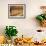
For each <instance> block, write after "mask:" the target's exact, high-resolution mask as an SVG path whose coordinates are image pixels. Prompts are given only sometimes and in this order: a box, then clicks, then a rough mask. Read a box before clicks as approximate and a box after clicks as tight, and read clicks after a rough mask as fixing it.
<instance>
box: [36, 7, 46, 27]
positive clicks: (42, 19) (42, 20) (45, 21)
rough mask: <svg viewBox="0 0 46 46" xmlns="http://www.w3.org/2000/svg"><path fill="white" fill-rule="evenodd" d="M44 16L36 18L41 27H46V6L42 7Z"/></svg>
mask: <svg viewBox="0 0 46 46" xmlns="http://www.w3.org/2000/svg"><path fill="white" fill-rule="evenodd" d="M40 9H41V10H42V14H40V15H38V16H36V19H37V20H39V22H40V24H41V26H43V27H46V6H41V7H40Z"/></svg>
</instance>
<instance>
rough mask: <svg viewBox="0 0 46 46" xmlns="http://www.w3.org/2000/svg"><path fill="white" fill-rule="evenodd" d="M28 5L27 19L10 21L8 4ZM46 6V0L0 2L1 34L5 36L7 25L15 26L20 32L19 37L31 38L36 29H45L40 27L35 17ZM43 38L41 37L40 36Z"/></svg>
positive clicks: (3, 0)
mask: <svg viewBox="0 0 46 46" xmlns="http://www.w3.org/2000/svg"><path fill="white" fill-rule="evenodd" d="M13 3H14V4H16V3H17V4H18V3H20V4H22V3H23V4H26V18H25V19H8V4H13ZM42 5H46V0H0V34H4V28H5V26H6V25H15V26H16V27H17V29H18V31H19V33H18V36H21V35H22V34H23V35H24V36H28V37H29V36H31V35H32V34H36V29H43V30H46V29H45V28H42V27H40V26H39V25H38V23H37V21H36V19H35V16H36V15H37V14H40V13H41V10H40V6H42ZM40 37H41V36H40Z"/></svg>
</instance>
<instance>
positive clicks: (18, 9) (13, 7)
mask: <svg viewBox="0 0 46 46" xmlns="http://www.w3.org/2000/svg"><path fill="white" fill-rule="evenodd" d="M25 16H26V5H25V4H8V18H11V19H12V18H13V19H14V18H16V19H18V18H21V19H22V18H25Z"/></svg>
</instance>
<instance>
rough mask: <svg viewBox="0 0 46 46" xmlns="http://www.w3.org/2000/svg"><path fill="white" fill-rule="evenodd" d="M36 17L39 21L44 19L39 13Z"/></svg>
mask: <svg viewBox="0 0 46 46" xmlns="http://www.w3.org/2000/svg"><path fill="white" fill-rule="evenodd" d="M36 19H37V20H39V21H42V20H44V18H43V17H42V16H41V15H38V16H37V17H36Z"/></svg>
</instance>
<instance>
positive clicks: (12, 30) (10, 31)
mask: <svg viewBox="0 0 46 46" xmlns="http://www.w3.org/2000/svg"><path fill="white" fill-rule="evenodd" d="M17 33H18V31H17V29H16V27H15V26H6V29H5V34H6V36H7V37H8V39H9V40H10V41H11V38H12V36H17ZM9 40H8V42H10V41H9Z"/></svg>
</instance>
